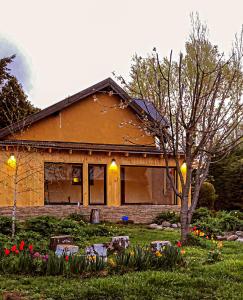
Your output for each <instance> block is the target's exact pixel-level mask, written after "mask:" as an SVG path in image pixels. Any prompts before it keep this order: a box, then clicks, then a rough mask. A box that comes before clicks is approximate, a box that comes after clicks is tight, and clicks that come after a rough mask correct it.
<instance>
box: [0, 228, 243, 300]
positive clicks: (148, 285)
mask: <svg viewBox="0 0 243 300" xmlns="http://www.w3.org/2000/svg"><path fill="white" fill-rule="evenodd" d="M119 231H120V232H122V233H123V234H127V235H129V237H130V240H131V242H132V244H140V245H144V244H149V243H150V242H151V241H153V240H170V241H172V242H173V243H174V242H175V241H176V240H177V239H179V232H177V231H173V232H166V231H159V230H149V229H146V227H144V226H135V225H134V226H129V227H126V226H123V227H122V226H121V227H120V230H119ZM107 240H109V238H107V237H99V238H98V237H97V238H92V239H90V242H92V243H93V242H103V241H107ZM185 250H186V254H185V256H186V258H187V260H188V262H189V263H188V266H187V268H184V269H179V270H177V271H173V272H168V271H167V272H164V271H163V270H161V271H146V272H133V273H128V274H125V275H123V276H109V277H100V278H87V279H79V278H71V279H70V278H63V277H24V276H0V290H1V291H3V290H7V291H21V292H22V293H23V294H24V295H25V296H26V298H27V299H49V300H51V299H96V300H101V299H104V300H105V299H114V300H115V299H116V300H119V299H140V300H141V299H148V300H149V299H151V300H153V299H154V300H155V299H183V300H184V299H190V300H194V299H195V300H196V299H198V300H199V299H237V300H241V299H243V243H240V242H225V243H224V247H223V250H222V252H223V260H222V261H220V262H217V263H214V264H205V260H206V258H207V252H208V249H202V248H199V247H186V248H185Z"/></svg>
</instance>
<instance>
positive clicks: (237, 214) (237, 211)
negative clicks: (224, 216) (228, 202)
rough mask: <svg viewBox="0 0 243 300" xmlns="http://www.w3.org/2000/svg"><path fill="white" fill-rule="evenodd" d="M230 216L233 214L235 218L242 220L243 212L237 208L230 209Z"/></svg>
mask: <svg viewBox="0 0 243 300" xmlns="http://www.w3.org/2000/svg"><path fill="white" fill-rule="evenodd" d="M229 213H230V214H231V215H232V216H235V217H236V218H238V219H240V220H243V212H241V211H239V210H231V211H230V212H229Z"/></svg>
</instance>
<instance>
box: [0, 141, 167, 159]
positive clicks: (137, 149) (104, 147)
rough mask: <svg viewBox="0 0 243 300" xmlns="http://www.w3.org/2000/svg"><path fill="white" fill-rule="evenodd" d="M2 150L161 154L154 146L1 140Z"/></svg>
mask: <svg viewBox="0 0 243 300" xmlns="http://www.w3.org/2000/svg"><path fill="white" fill-rule="evenodd" d="M0 146H1V147H2V148H6V147H8V148H9V147H21V146H22V147H27V148H28V149H29V148H30V149H31V148H32V149H47V150H48V151H49V152H50V150H49V149H53V150H67V151H69V152H70V151H71V152H73V151H85V152H88V153H89V152H90V151H91V153H92V152H94V153H95V152H107V153H125V154H127V153H129V154H153V155H161V154H163V153H162V151H161V150H160V149H157V148H156V147H154V146H143V145H118V144H93V143H77V142H52V141H31V140H2V141H0Z"/></svg>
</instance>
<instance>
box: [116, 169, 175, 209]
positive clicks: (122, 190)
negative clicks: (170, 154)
mask: <svg viewBox="0 0 243 300" xmlns="http://www.w3.org/2000/svg"><path fill="white" fill-rule="evenodd" d="M125 167H135V168H141V167H142V168H154V169H156V168H157V169H166V167H165V166H146V165H120V196H121V205H161V206H163V205H178V196H177V195H176V193H175V191H174V190H173V193H174V199H173V204H154V203H148V202H147V203H146V202H144V203H140V202H136V203H127V202H126V196H125V194H126V190H125V180H124V175H125V174H124V168H125ZM169 168H171V169H174V170H175V184H176V188H177V187H178V172H177V170H176V167H173V166H172V167H169Z"/></svg>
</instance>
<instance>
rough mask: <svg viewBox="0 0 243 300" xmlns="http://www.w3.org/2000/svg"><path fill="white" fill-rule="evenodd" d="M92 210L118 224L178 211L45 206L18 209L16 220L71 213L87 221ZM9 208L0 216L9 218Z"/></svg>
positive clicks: (143, 207)
mask: <svg viewBox="0 0 243 300" xmlns="http://www.w3.org/2000/svg"><path fill="white" fill-rule="evenodd" d="M92 208H99V209H100V212H101V214H100V215H101V220H102V221H110V222H118V221H120V220H121V217H122V216H124V215H125V216H128V217H129V220H132V221H134V222H135V223H140V224H148V223H151V222H153V219H154V218H155V217H156V216H157V215H158V214H159V213H160V212H162V211H179V209H180V207H179V206H177V205H125V206H121V207H101V206H92V207H90V206H89V207H81V208H77V206H67V205H47V206H42V207H40V206H39V207H22V208H21V207H18V208H17V218H18V219H19V220H21V219H27V218H29V217H36V216H42V215H51V216H57V217H64V216H68V215H70V214H71V213H82V214H83V215H84V216H85V217H86V218H87V220H89V216H90V211H91V209H92ZM11 212H12V211H11V207H4V208H3V207H2V208H0V215H4V216H11Z"/></svg>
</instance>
